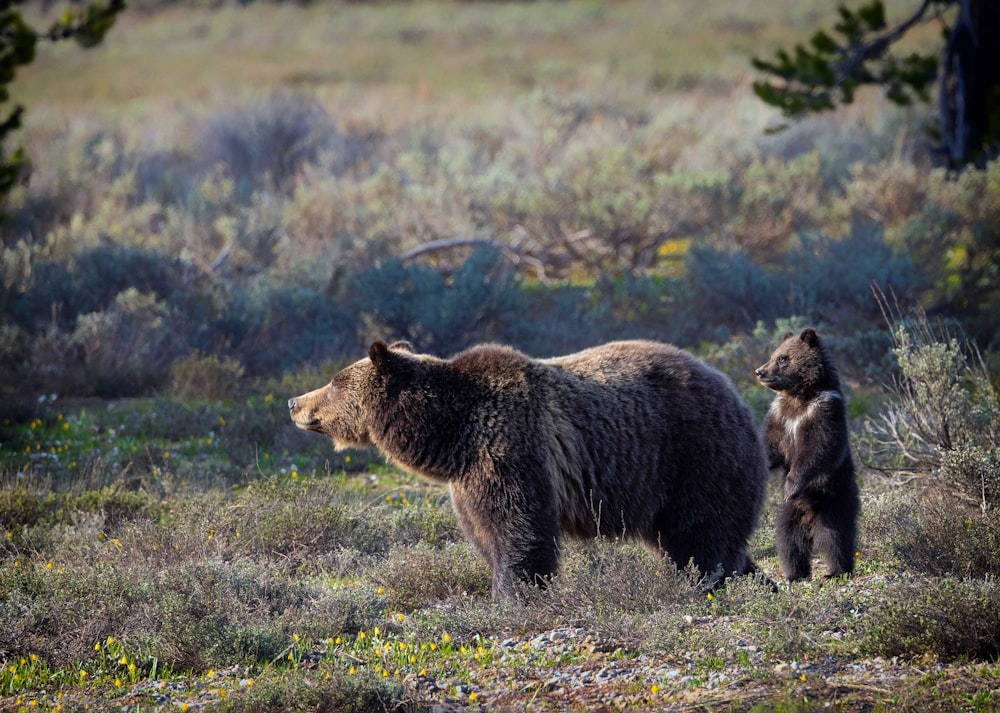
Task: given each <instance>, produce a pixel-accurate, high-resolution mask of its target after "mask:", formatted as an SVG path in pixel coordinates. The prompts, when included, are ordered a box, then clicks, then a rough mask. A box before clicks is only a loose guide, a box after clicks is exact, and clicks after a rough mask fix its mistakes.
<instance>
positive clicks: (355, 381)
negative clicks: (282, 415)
mask: <svg viewBox="0 0 1000 713" xmlns="http://www.w3.org/2000/svg"><path fill="white" fill-rule="evenodd" d="M412 352H413V349H412V347H411V346H410V345H409V344H408V343H407V342H394V343H393V344H391V345H388V344H386V343H385V342H383V341H381V340H379V341H376V342H374V343H373V344H372V345H371V347H370V348H369V350H368V357H367V358H365V359H361V360H360V361H357V362H355V363H353V364H351V365H350V366H348V367H347V368H345V369H343V370H341V371H340V372H338V373H337V374H336V376H334V377H333V380H332V381H330V383H329V384H327V385H326V386H323V387H322V388H319V389H316V390H315V391H310V392H309V393H306V394H302V395H301V396H296V397H294V398H291V399H289V400H288V410H289V412H290V414H291V417H292V421H293V422H294V423H295V425H296V426H298V427H299V428H301V429H304V430H306V431H316V432H317V433H320V434H322V435H324V436H327V437H328V438H330V439H331V440H332V441H333V444H334V447H335V448H336V449H337V450H338V451H340V450H344V449H345V448H367V447H368V446H371V445H373V441H372V435H373V429H374V428H375V427H376V423H375V419H376V418H378V415H379V414H385V413H386V402H387V399H389V398H390V397H391V396H390V395H391V392H393V391H398V390H399V389H400V388H402V387H403V385H404V383H405V382H407V381H408V380H409V379H410V378H412V376H413V375H414V374H415V372H417V371H419V368H420V364H421V362H420V360H419V357H417V356H416V355H414V354H413V353H412Z"/></svg>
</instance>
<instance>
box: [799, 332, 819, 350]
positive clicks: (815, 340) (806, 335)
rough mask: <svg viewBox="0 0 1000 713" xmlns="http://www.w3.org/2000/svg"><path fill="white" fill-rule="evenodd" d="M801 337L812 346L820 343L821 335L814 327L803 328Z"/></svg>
mask: <svg viewBox="0 0 1000 713" xmlns="http://www.w3.org/2000/svg"><path fill="white" fill-rule="evenodd" d="M799 338H800V339H801V340H802V341H803V342H805V343H806V344H808V345H809V346H811V347H815V346H816V345H817V344H819V335H818V334H816V330H815V329H812V328H809V329H803V330H802V334H801V335H799Z"/></svg>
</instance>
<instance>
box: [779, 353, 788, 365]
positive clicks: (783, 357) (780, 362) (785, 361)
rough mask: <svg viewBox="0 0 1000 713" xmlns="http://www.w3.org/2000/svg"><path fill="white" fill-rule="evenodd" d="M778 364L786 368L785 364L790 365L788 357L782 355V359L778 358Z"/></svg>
mask: <svg viewBox="0 0 1000 713" xmlns="http://www.w3.org/2000/svg"><path fill="white" fill-rule="evenodd" d="M778 363H779V364H780V365H782V366H784V365H785V364H787V363H788V357H787V356H785V355H784V354H782V355H781V356H780V357H778Z"/></svg>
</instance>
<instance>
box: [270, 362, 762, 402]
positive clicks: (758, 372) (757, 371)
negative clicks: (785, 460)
mask: <svg viewBox="0 0 1000 713" xmlns="http://www.w3.org/2000/svg"><path fill="white" fill-rule="evenodd" d="M753 373H754V376H756V377H757V378H758V379H763V378H764V377H765V376H767V369H765V368H764V367H763V366H759V367H757V368H756V369H754V370H753ZM294 400H295V399H292V401H294ZM289 403H291V402H289Z"/></svg>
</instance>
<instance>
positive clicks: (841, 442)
mask: <svg viewBox="0 0 1000 713" xmlns="http://www.w3.org/2000/svg"><path fill="white" fill-rule="evenodd" d="M754 374H755V375H756V376H757V379H758V380H759V381H760V383H761V384H763V385H764V386H766V387H767V388H769V389H771V390H772V391H774V392H776V393H777V394H778V396H777V397H776V398H775V399H774V401H773V402H772V403H771V408H770V410H769V411H768V413H767V418H766V419H765V423H764V443H765V445H766V448H767V458H768V466H769V467H770V468H771V469H775V468H781V470H782V472H783V475H784V477H783V480H782V486H783V490H784V503H783V504H782V506H781V512H780V513H779V515H778V521H777V531H776V533H775V541H776V545H777V549H778V558H779V560H780V562H781V570H782V574H783V575H784V576H785V577H786V578H787V579H788V580H789V581H795V580H799V579H805V578H807V577H809V575H810V570H811V567H810V557H811V553H812V551H813V549H815V550H816V551H818V552H819V554H820V555H821V557H822V558H823V560H824V562H825V563H826V566H827V570H828V574H827V576H828V577H837V576H839V575H844V574H847V575H850V574H852V573H853V572H854V550H855V541H856V537H857V519H858V514H859V513H860V510H861V501H860V498H859V496H858V484H857V481H856V480H855V474H854V461H853V460H852V459H851V449H850V443H849V436H848V430H847V409H846V406H845V403H844V394H843V392H842V391H841V389H840V379H839V377H838V376H837V370H836V368H835V367H834V365H833V362H832V361H831V360H830V355H829V353H828V352H827V350H826V348H825V347H824V345H823V342H822V341H821V340H820V338H819V335H818V334H816V331H815V330H813V329H805V330H803V332H802V333H801V334H798V335H795V334H792V333H791V332H789V333H788V334H787V335H785V338H784V341H782V343H781V345H780V346H779V347H778V348H777V349H776V350H775V351H774V353H773V354H772V355H771V358H770V359H769V360H768V362H767V363H766V364H764V365H763V366H761V367H760V368H758V369H757V370H756V371H755V372H754Z"/></svg>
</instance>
